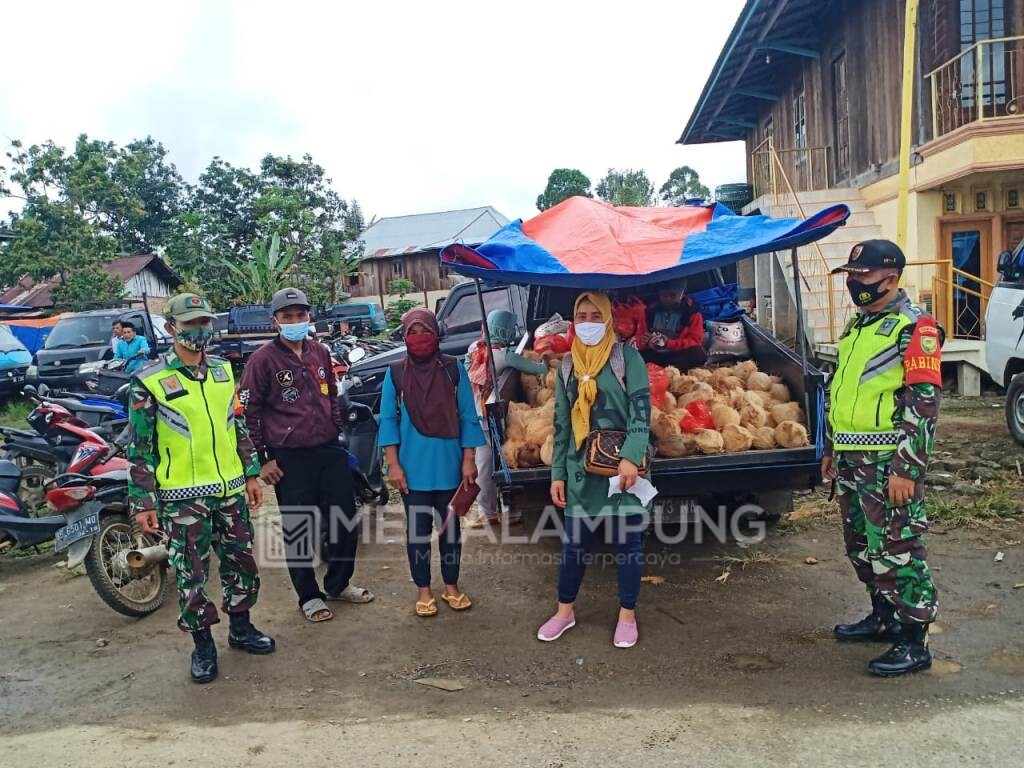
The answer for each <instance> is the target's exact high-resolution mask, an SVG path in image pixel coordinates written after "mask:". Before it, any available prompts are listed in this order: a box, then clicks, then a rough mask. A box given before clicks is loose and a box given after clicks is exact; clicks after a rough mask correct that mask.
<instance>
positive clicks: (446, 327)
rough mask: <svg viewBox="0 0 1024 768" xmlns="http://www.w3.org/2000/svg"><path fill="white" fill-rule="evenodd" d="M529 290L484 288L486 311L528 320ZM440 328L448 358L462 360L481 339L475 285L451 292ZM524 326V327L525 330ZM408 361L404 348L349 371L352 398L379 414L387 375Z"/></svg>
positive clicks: (441, 313)
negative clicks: (506, 312)
mask: <svg viewBox="0 0 1024 768" xmlns="http://www.w3.org/2000/svg"><path fill="white" fill-rule="evenodd" d="M529 290H530V289H528V288H525V287H523V286H519V285H488V284H486V283H485V284H484V285H483V297H484V309H485V310H486V311H487V313H490V312H492V311H493V310H495V309H507V310H509V311H510V312H512V313H513V314H515V316H516V317H520V318H522V317H525V316H526V313H527V304H528V301H529ZM437 322H438V324H439V325H440V326H441V351H442V352H444V353H445V354H446V355H454V356H456V357H462V356H463V355H465V354H466V351H467V350H468V349H469V345H470V344H472V343H473V342H474V341H476V340H477V339H479V338H480V332H481V328H482V327H483V317H482V316H481V314H480V299H479V297H478V296H477V292H476V283H473V282H467V283H458V284H457V285H456V286H455V287H453V288H452V290H451V293H449V294H448V298H447V299H445V300H444V303H443V304H442V305H441V308H440V311H439V312H438V313H437ZM525 325H526V324H525V322H524V323H523V326H524V327H525ZM404 359H405V347H404V346H400V347H396V348H395V349H392V350H389V351H387V352H383V353H381V354H378V355H373V356H372V357H368V358H365V359H363V360H362V361H361V362H359V363H358V364H356V365H354V366H352V368H351V369H349V375H350V376H352V377H354V379H353V380H354V381H356V382H358V383H357V384H356V386H354V387H353V389H352V391H351V392H350V393H349V396H350V397H351V398H352V399H353V400H355V401H356V402H360V403H363V404H365V405H368V406H370V407H371V408H373V410H374V412H376V411H377V410H378V407H377V406H378V404H379V402H380V388H381V386H382V385H383V384H384V374H385V373H387V370H388V367H389V366H390V365H391V363H393V362H397V361H398V360H404Z"/></svg>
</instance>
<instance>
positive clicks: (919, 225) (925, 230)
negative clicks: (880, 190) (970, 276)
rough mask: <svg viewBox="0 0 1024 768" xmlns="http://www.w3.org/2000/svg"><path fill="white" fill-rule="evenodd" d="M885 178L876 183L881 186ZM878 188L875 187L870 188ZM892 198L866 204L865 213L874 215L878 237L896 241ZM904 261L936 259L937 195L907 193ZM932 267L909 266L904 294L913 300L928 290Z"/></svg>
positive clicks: (939, 201) (939, 195)
mask: <svg viewBox="0 0 1024 768" xmlns="http://www.w3.org/2000/svg"><path fill="white" fill-rule="evenodd" d="M886 181H888V179H886V180H884V181H882V182H879V184H884V183H885V182H886ZM874 186H878V185H874ZM869 189H870V187H869V188H866V189H864V190H863V194H864V197H865V199H866V200H867V199H869V197H868V190H869ZM876 199H877V197H876ZM896 208H897V204H896V198H895V197H890V198H889V199H887V200H883V201H881V202H877V203H876V204H875V205H871V204H870V202H869V203H868V210H869V211H871V212H872V213H873V214H874V215H875V223H876V224H877V225H878V226H879V227H880V228H881V229H882V237H884V238H886V239H888V240H895V239H896ZM907 212H908V217H907V221H908V222H909V224H908V226H907V246H906V249H905V252H906V256H907V261H929V260H932V259H937V258H939V250H938V245H939V244H938V243H936V242H935V219H937V218H938V217H939V216H941V215H942V193H941V192H937V191H936V192H911V193H910V197H909V199H908V201H907ZM934 273H935V268H934V267H932V266H921V267H913V266H911V267H909V268H908V269H907V271H906V272H905V273H904V284H905V286H906V288H907V292H908V293H909V294H910V296H911V298H912V299H914V300H915V301H919V300H920V299H921V294H920V291H921V290H925V291H928V290H931V287H932V275H933V274H934Z"/></svg>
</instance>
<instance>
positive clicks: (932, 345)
mask: <svg viewBox="0 0 1024 768" xmlns="http://www.w3.org/2000/svg"><path fill="white" fill-rule="evenodd" d="M938 348H939V340H938V339H936V338H935V337H934V336H922V337H921V351H922V352H924V353H925V354H926V355H934V354H935V351H936V350H937V349H938Z"/></svg>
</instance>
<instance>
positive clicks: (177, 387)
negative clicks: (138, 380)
mask: <svg viewBox="0 0 1024 768" xmlns="http://www.w3.org/2000/svg"><path fill="white" fill-rule="evenodd" d="M160 388H161V389H162V390H163V391H164V395H165V396H166V397H167V399H168V400H170V399H172V398H175V397H181V395H184V394H185V388H184V387H183V386H182V385H181V379H179V378H178V376H177V375H176V374H172V375H170V376H165V377H164V378H162V379H160Z"/></svg>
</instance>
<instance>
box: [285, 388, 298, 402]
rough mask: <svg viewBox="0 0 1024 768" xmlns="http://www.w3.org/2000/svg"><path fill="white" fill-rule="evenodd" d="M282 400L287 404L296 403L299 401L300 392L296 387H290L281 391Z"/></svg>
mask: <svg viewBox="0 0 1024 768" xmlns="http://www.w3.org/2000/svg"><path fill="white" fill-rule="evenodd" d="M281 399H282V400H284V401H285V402H286V403H294V402H295V401H296V400H298V399H299V390H298V389H296V388H295V387H288V389H284V390H282V391H281Z"/></svg>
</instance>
